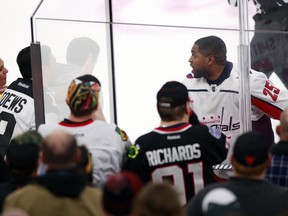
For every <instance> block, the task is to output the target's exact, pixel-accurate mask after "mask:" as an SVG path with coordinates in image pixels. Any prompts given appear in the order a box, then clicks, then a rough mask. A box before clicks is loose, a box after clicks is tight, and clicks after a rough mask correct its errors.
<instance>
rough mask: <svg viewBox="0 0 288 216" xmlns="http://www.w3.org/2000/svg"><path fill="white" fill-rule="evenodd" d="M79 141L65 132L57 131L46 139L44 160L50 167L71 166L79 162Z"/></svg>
mask: <svg viewBox="0 0 288 216" xmlns="http://www.w3.org/2000/svg"><path fill="white" fill-rule="evenodd" d="M77 148H78V147H77V141H76V139H75V137H74V136H73V135H71V134H69V133H67V132H65V131H63V130H55V131H53V132H51V133H50V134H49V135H48V136H46V137H45V139H44V142H43V158H44V161H45V163H46V164H47V165H48V166H60V167H62V166H67V165H68V166H71V165H73V164H76V162H77Z"/></svg>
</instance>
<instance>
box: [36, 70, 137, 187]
mask: <svg viewBox="0 0 288 216" xmlns="http://www.w3.org/2000/svg"><path fill="white" fill-rule="evenodd" d="M100 86H101V84H100V82H99V80H98V79H97V78H96V77H94V76H92V75H90V74H87V75H83V76H80V77H77V78H76V79H73V80H72V82H71V84H70V86H69V90H68V94H67V99H66V102H67V105H68V106H69V108H70V115H69V117H68V118H65V119H64V120H63V121H61V122H60V123H59V124H58V123H51V124H43V125H40V126H39V129H38V131H39V132H40V133H41V134H42V135H43V136H44V137H45V136H46V135H47V133H49V132H50V131H52V130H54V129H55V128H62V129H64V130H66V131H68V132H69V133H71V134H73V135H74V136H75V137H76V138H77V140H78V143H79V144H81V145H86V146H87V148H88V149H89V151H90V152H91V153H92V159H93V167H94V169H93V183H94V184H96V185H97V187H101V186H103V183H104V182H105V181H106V179H107V177H108V176H109V175H111V174H114V173H117V172H119V171H120V170H121V166H122V164H123V162H124V159H125V157H126V152H127V151H128V149H129V147H130V146H131V145H132V144H131V142H130V140H129V138H128V136H127V135H126V133H125V132H124V131H123V130H121V129H120V128H119V127H118V126H117V125H115V124H112V123H111V124H110V123H107V122H105V121H103V120H102V119H100V120H99V119H96V120H95V119H94V112H95V111H97V109H98V108H99V106H98V96H99V91H97V89H99V87H100Z"/></svg>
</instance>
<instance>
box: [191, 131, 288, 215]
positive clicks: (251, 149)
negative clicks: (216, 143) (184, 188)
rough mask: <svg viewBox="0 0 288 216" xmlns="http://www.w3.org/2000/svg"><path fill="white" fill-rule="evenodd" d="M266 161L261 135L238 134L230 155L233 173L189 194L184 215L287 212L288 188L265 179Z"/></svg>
mask: <svg viewBox="0 0 288 216" xmlns="http://www.w3.org/2000/svg"><path fill="white" fill-rule="evenodd" d="M270 161H271V155H270V154H269V143H268V141H267V140H266V139H265V137H264V136H263V135H262V134H259V133H256V132H247V133H244V134H242V135H240V136H239V137H238V138H237V140H236V142H235V146H234V148H233V154H232V156H231V163H232V165H233V168H234V169H233V173H234V174H233V176H231V177H230V179H229V180H228V181H226V182H221V183H216V184H213V185H209V186H207V187H206V188H204V189H203V190H201V191H200V192H199V193H198V194H197V195H196V196H195V197H193V198H192V199H191V200H190V201H189V203H188V205H187V213H188V216H190V215H193V216H200V215H217V216H218V215H227V214H220V213H221V212H222V213H230V214H231V215H245V216H248V215H249V216H259V215H265V216H270V215H271V216H272V215H273V216H274V215H282V214H283V215H284V214H287V213H288V211H287V210H288V205H287V204H288V203H287V202H288V191H287V190H285V189H284V188H281V187H280V186H277V185H273V184H271V183H268V182H267V181H266V180H265V172H266V169H267V167H268V166H269V164H270ZM216 197H217V198H216ZM209 203H210V204H211V205H208V204H209ZM216 209H217V212H218V213H219V214H216V213H217V212H215V211H216ZM212 213H214V214H212ZM232 213H233V214H232ZM228 215H229V214H228Z"/></svg>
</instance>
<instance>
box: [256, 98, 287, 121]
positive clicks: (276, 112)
mask: <svg viewBox="0 0 288 216" xmlns="http://www.w3.org/2000/svg"><path fill="white" fill-rule="evenodd" d="M251 104H252V105H254V106H256V107H257V108H259V109H260V110H262V111H263V112H264V113H266V114H267V115H268V116H270V117H271V118H274V119H278V120H279V119H280V115H281V112H282V111H283V110H281V109H280V108H279V107H276V106H274V105H272V104H269V103H267V102H265V101H263V100H261V99H259V98H256V97H253V96H252V98H251Z"/></svg>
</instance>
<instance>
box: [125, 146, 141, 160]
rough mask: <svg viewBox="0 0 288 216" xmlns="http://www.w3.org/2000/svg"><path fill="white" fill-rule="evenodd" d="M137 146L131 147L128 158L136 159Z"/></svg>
mask: <svg viewBox="0 0 288 216" xmlns="http://www.w3.org/2000/svg"><path fill="white" fill-rule="evenodd" d="M138 148H139V146H138V145H132V146H131V147H130V149H129V153H128V157H129V158H136V157H137V155H138V154H139V150H138Z"/></svg>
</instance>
